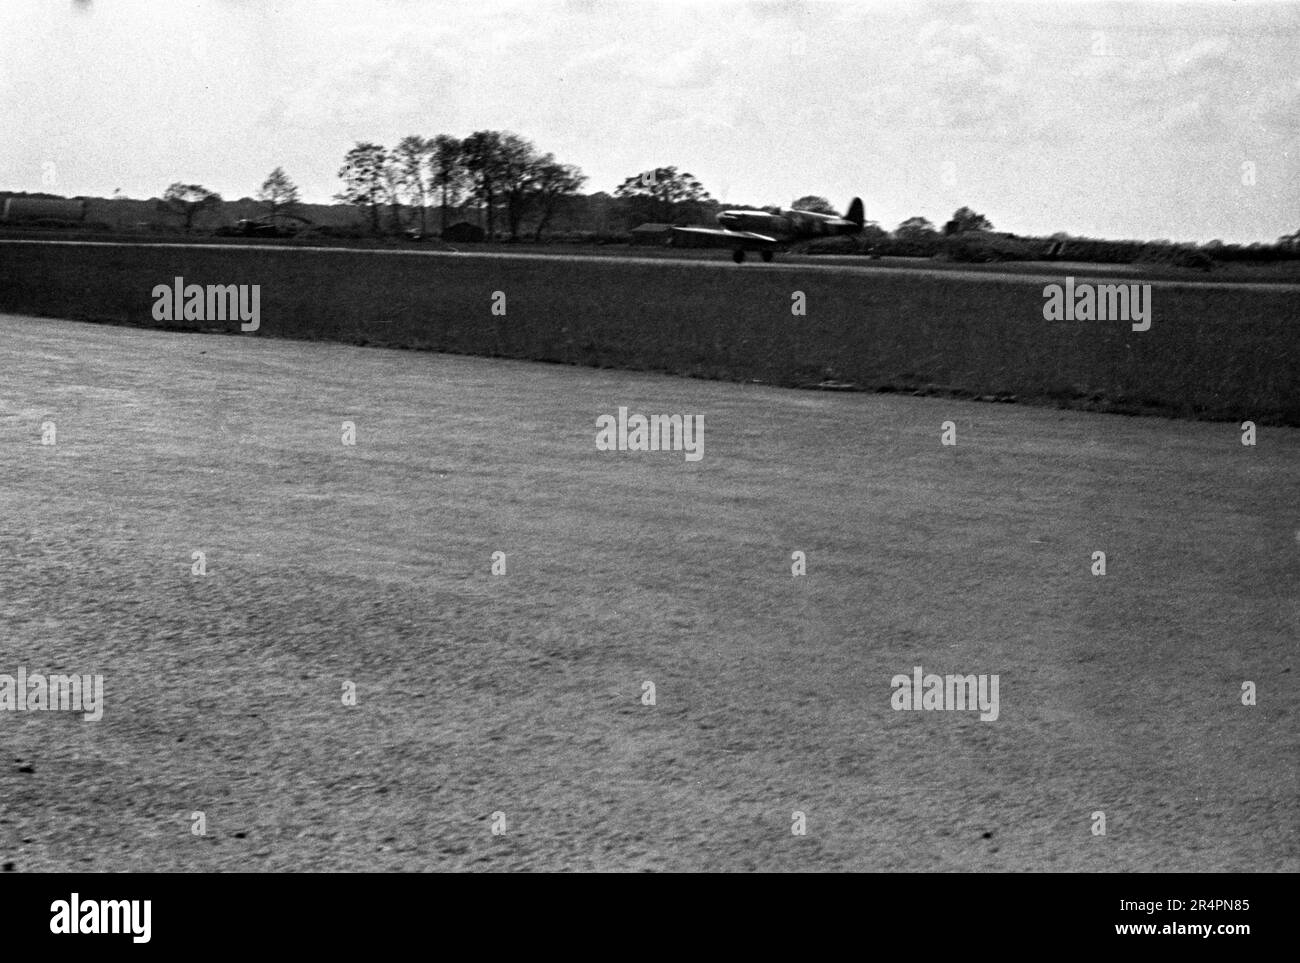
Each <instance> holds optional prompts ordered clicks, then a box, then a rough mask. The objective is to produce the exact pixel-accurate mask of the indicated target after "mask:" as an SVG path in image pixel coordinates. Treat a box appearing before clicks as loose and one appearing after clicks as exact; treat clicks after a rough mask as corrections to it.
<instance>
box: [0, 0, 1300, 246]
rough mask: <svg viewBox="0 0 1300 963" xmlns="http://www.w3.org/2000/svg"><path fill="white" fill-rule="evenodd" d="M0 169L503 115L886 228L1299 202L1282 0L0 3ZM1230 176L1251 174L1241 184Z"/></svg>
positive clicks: (188, 161) (1289, 227)
mask: <svg viewBox="0 0 1300 963" xmlns="http://www.w3.org/2000/svg"><path fill="white" fill-rule="evenodd" d="M0 117H2V118H3V129H2V130H0V189H7V190H33V191H34V190H47V191H51V192H54V193H60V194H66V195H69V196H71V195H76V194H86V195H100V196H109V195H111V194H112V192H113V191H114V189H116V188H120V189H121V190H122V192H123V193H124V194H126V195H127V196H130V197H150V196H156V195H158V194H160V193H161V192H162V190H163V188H164V187H165V186H166V185H167V184H168V183H170V182H172V181H176V180H180V181H185V182H187V183H189V182H193V183H199V184H203V185H205V186H207V187H210V188H212V189H213V190H216V191H219V192H220V193H221V194H222V195H223V196H225V197H226V198H228V199H233V198H238V197H243V196H248V195H252V194H253V193H254V192H255V191H256V189H257V187H258V185H259V184H260V183H261V182H262V180H263V179H264V178H265V176H266V174H267V173H268V172H269V171H270V170H271V168H273V167H275V166H276V165H282V166H283V167H284V168H285V170H286V171H287V172H288V173H289V175H290V176H291V177H292V178H293V179H294V180H295V181H296V182H297V183H298V185H299V186H300V187H301V189H302V192H303V196H304V200H309V201H318V202H324V201H328V200H329V199H330V197H331V196H332V195H333V194H334V193H335V192H336V191H337V190H338V189H339V183H338V180H337V177H336V174H337V171H338V168H339V165H340V163H341V160H342V157H343V155H344V153H345V152H346V151H347V149H348V148H349V147H350V146H351V145H352V143H353V142H354V141H356V140H374V141H378V142H380V143H384V144H392V143H394V142H396V140H397V139H398V138H400V137H401V136H402V135H405V134H412V133H414V134H424V135H433V134H436V133H440V132H448V133H453V134H457V135H464V134H467V133H469V132H470V131H472V130H475V129H479V128H496V129H504V130H514V131H517V132H519V133H521V134H523V135H525V136H526V137H529V138H530V139H532V140H533V141H534V142H535V143H536V144H537V145H538V146H539V147H540V148H541V149H542V150H545V151H552V152H554V153H555V154H556V155H557V157H558V158H559V159H560V160H563V161H567V162H570V163H574V164H577V165H579V166H580V167H581V168H582V169H583V171H584V172H585V173H586V174H587V175H588V176H589V177H590V182H589V184H588V187H587V189H588V190H589V191H594V190H606V191H612V190H613V189H614V187H615V186H617V184H618V183H619V182H620V181H621V180H622V179H623V178H625V177H627V176H629V175H631V174H634V173H637V172H638V171H641V170H644V169H647V168H650V167H654V166H662V165H669V164H672V165H676V166H677V167H679V168H681V169H683V170H688V171H690V172H692V173H693V174H695V175H696V176H697V177H698V178H699V179H700V180H701V181H702V182H703V183H704V186H705V187H706V188H707V189H708V190H709V191H710V192H711V193H712V194H713V195H714V196H715V197H718V198H719V199H721V200H724V201H730V202H734V203H753V204H783V205H788V204H789V203H790V202H791V200H793V199H794V198H795V197H797V196H799V195H803V194H821V195H825V196H826V197H828V198H830V199H831V201H832V202H833V203H834V204H836V206H838V207H839V208H840V209H841V210H842V209H843V208H844V206H846V205H847V203H848V199H849V198H850V197H852V196H854V195H861V196H862V198H863V199H864V201H865V203H866V208H867V216H868V218H870V219H872V220H875V221H878V222H879V223H881V224H882V226H884V227H887V228H892V227H893V226H895V225H896V224H897V223H898V222H899V221H900V220H902V219H903V218H905V217H909V216H912V215H922V216H926V217H929V218H930V219H931V220H934V221H936V222H940V223H942V221H944V220H946V219H947V218H948V217H949V216H951V214H952V212H953V210H954V209H955V208H956V207H958V206H960V205H969V206H971V207H973V208H975V209H976V210H978V211H980V212H981V213H984V214H986V215H987V216H988V217H989V218H990V219H991V220H992V221H993V223H994V224H995V225H996V227H997V228H998V229H999V230H1008V231H1014V232H1016V233H1027V234H1028V233H1033V234H1049V233H1052V232H1054V231H1058V230H1064V231H1068V232H1070V233H1072V234H1083V235H1093V236H1105V237H1138V238H1160V237H1169V238H1175V239H1186V240H1201V241H1204V240H1209V239H1211V238H1215V237H1218V238H1223V239H1224V240H1229V241H1232V240H1237V241H1251V240H1269V241H1271V240H1273V239H1275V238H1276V237H1277V236H1278V235H1280V234H1283V233H1290V232H1292V231H1295V230H1297V229H1300V171H1298V170H1297V151H1298V150H1300V4H1297V3H1294V2H1254V3H1246V2H1242V0H1235V2H1234V0H1222V2H1214V3H1198V4H1183V3H1163V2H1161V3H1128V2H1125V3H1094V2H1086V3H1052V2H1034V3H1024V4H1020V3H1006V2H991V3H916V4H902V3H898V2H893V3H889V4H877V3H869V2H853V3H835V2H801V0H796V2H768V3H744V2H709V3H705V2H703V0H690V2H687V0H675V2H674V0H664V2H656V0H570V2H560V0H556V2H546V0H520V2H504V0H502V2H498V0H469V2H464V3H461V2H452V0H348V2H334V0H285V2H276V0H152V2H147V0H81V2H70V0H0ZM1252 181H1253V183H1252Z"/></svg>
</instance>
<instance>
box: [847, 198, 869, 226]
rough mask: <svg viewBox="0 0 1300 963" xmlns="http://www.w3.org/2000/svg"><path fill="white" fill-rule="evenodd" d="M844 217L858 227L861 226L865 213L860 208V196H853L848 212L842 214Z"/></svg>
mask: <svg viewBox="0 0 1300 963" xmlns="http://www.w3.org/2000/svg"><path fill="white" fill-rule="evenodd" d="M844 219H845V220H847V221H852V222H853V223H854V224H856V225H857V226H858V227H861V226H862V223H863V221H865V220H866V215H865V214H864V213H863V210H862V198H860V197H855V198H853V200H852V201H851V202H850V203H849V212H848V213H847V214H845V215H844Z"/></svg>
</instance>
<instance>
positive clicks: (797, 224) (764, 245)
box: [673, 197, 863, 264]
mask: <svg viewBox="0 0 1300 963" xmlns="http://www.w3.org/2000/svg"><path fill="white" fill-rule="evenodd" d="M718 224H719V227H675V228H673V236H674V237H689V238H690V239H691V240H692V241H693V242H697V243H698V242H703V243H704V244H706V245H708V246H710V247H729V248H732V249H733V253H732V255H731V256H732V259H733V260H734V261H735V262H736V263H737V264H740V263H741V262H743V261H744V260H745V252H746V251H758V252H759V253H760V254H761V255H762V257H763V260H764V261H771V260H772V257H773V255H774V254H775V253H776V252H777V251H779V250H783V249H785V248H787V247H789V246H790V245H791V244H793V243H795V242H796V241H807V240H811V239H812V238H815V237H835V236H837V235H841V234H860V233H861V232H862V224H863V211H862V198H860V197H855V198H853V200H852V201H851V202H850V203H849V211H848V214H847V215H846V216H844V217H840V216H838V215H836V214H818V213H816V212H814V211H797V210H782V211H779V213H776V214H769V213H768V212H766V211H722V212H721V213H719V214H718Z"/></svg>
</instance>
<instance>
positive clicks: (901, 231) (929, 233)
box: [894, 217, 939, 241]
mask: <svg viewBox="0 0 1300 963" xmlns="http://www.w3.org/2000/svg"><path fill="white" fill-rule="evenodd" d="M938 233H939V232H938V231H937V230H935V227H934V224H933V223H931V221H930V219H929V218H928V217H909V218H908V219H907V220H905V221H902V222H901V223H900V224H899V225H898V227H896V228H894V237H896V238H898V239H899V240H900V241H926V240H929V239H931V238H933V237H936V236H937V235H938Z"/></svg>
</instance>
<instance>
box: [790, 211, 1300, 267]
mask: <svg viewBox="0 0 1300 963" xmlns="http://www.w3.org/2000/svg"><path fill="white" fill-rule="evenodd" d="M800 249H801V250H802V251H803V252H805V253H808V254H858V255H864V256H868V257H923V258H934V257H938V258H945V259H948V260H952V261H962V262H966V263H987V262H991V261H1084V262H1088V263H1093V264H1139V263H1140V264H1169V265H1175V266H1178V267H1188V268H1199V269H1201V270H1210V269H1211V268H1212V267H1213V265H1214V264H1215V263H1216V262H1227V261H1237V262H1250V263H1257V264H1260V263H1271V262H1275V261H1287V260H1297V259H1300V231H1297V232H1296V233H1294V234H1288V235H1283V236H1282V237H1280V238H1278V239H1277V241H1276V242H1275V243H1273V244H1263V243H1260V242H1255V243H1253V244H1225V243H1224V242H1223V241H1218V240H1215V241H1209V242H1207V243H1205V244H1196V243H1194V242H1177V241H1170V240H1159V241H1136V240H1128V241H1114V240H1104V239H1100V238H1088V237H1073V236H1071V235H1069V234H1066V233H1057V234H1053V235H1052V236H1051V237H1024V236H1018V235H1015V234H1008V233H1004V232H998V231H995V230H994V228H993V224H992V222H991V221H989V219H988V218H986V217H985V216H984V215H982V214H978V213H976V212H975V211H972V210H971V209H970V208H968V207H963V208H960V209H959V210H957V211H956V212H955V213H954V214H953V216H952V219H951V220H949V221H947V222H946V223H945V224H944V225H943V227H942V228H937V227H935V225H934V224H933V223H932V222H931V221H930V220H928V219H927V218H924V217H910V218H908V219H907V220H905V221H903V222H902V223H900V224H899V225H898V227H896V228H895V229H894V230H893V231H886V230H884V229H882V228H881V227H880V226H879V225H878V224H875V223H868V224H867V225H866V226H865V227H864V228H863V231H862V233H861V234H858V235H855V236H850V237H829V238H818V239H817V240H814V241H809V242H807V243H806V244H803V245H801V246H800Z"/></svg>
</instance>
